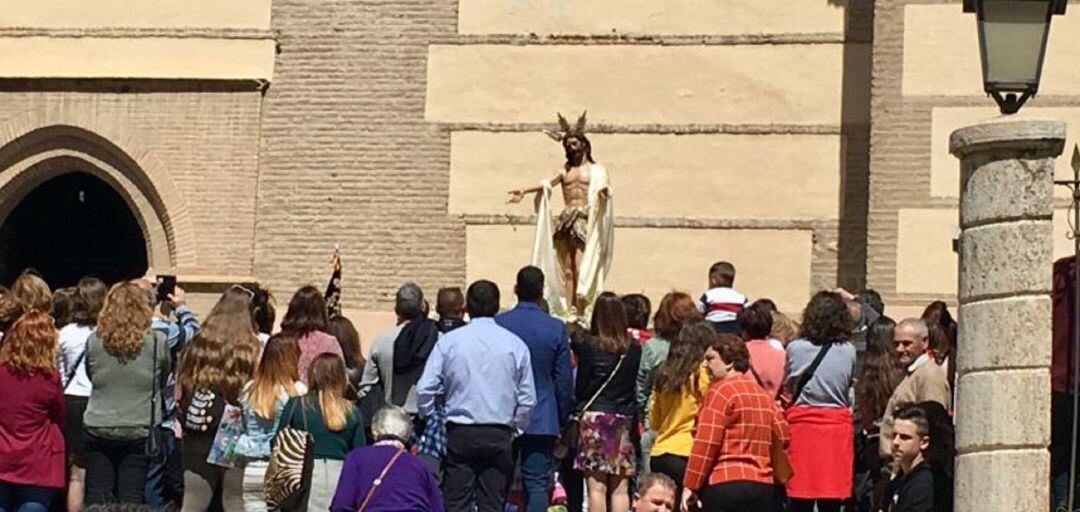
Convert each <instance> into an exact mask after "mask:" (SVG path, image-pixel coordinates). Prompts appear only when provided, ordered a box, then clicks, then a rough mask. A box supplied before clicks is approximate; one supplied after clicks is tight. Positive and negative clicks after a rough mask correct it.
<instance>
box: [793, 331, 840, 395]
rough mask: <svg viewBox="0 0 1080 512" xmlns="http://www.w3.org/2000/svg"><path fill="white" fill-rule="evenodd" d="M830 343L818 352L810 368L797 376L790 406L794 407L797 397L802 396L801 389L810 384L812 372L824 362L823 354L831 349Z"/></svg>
mask: <svg viewBox="0 0 1080 512" xmlns="http://www.w3.org/2000/svg"><path fill="white" fill-rule="evenodd" d="M832 346H833V344H832V343H827V344H826V345H825V346H824V347H821V350H818V353H817V357H815V358H814V361H813V362H812V363H810V367H809V368H807V369H806V371H805V372H803V374H802V375H800V376H799V383H798V384H797V385H796V386H795V393H793V394H792V395H791V405H795V402H798V401H799V396H801V395H802V392H803V389H805V388H806V385H807V384H809V383H810V379H812V378H813V377H814V372H816V371H817V369H818V366H821V362H822V361H824V360H825V354H828V353H829V349H830V348H832Z"/></svg>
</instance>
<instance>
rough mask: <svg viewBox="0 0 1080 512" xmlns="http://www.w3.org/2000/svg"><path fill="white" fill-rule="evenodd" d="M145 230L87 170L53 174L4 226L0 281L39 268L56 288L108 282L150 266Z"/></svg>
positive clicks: (0, 244)
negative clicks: (88, 280)
mask: <svg viewBox="0 0 1080 512" xmlns="http://www.w3.org/2000/svg"><path fill="white" fill-rule="evenodd" d="M146 248H147V244H146V238H145V237H144V235H143V230H142V228H141V227H140V226H139V223H138V221H137V220H136V218H135V216H134V215H133V214H132V211H131V209H130V207H129V206H128V203H127V202H126V201H125V200H124V198H123V197H121V196H120V194H118V193H117V192H116V190H115V189H113V187H112V186H110V185H109V184H108V183H106V182H104V181H102V180H100V179H98V178H97V177H95V176H93V175H91V174H88V173H84V172H71V173H67V174H61V175H59V176H57V177H54V178H51V179H49V180H47V181H45V182H43V183H42V184H40V185H38V186H37V187H36V188H34V189H33V190H31V191H30V192H29V193H28V194H26V195H25V196H24V197H23V198H22V200H20V201H19V203H18V204H17V205H16V206H15V207H14V209H12V210H11V213H10V214H9V215H8V216H7V217H6V218H5V219H3V223H2V224H0V283H4V284H10V283H11V281H12V280H14V278H15V277H17V276H18V274H19V273H20V272H22V271H23V269H25V268H27V267H33V268H35V269H37V270H38V271H39V272H41V274H42V275H43V276H44V277H45V279H46V280H47V281H48V282H49V285H50V286H52V287H54V288H57V287H62V286H71V285H73V284H75V283H76V282H77V281H78V280H79V278H80V277H82V276H85V275H92V276H96V277H99V278H101V279H102V280H104V281H105V282H107V283H113V282H116V281H120V280H123V279H130V278H133V277H137V276H141V275H143V274H144V273H145V272H146V269H147V249H146Z"/></svg>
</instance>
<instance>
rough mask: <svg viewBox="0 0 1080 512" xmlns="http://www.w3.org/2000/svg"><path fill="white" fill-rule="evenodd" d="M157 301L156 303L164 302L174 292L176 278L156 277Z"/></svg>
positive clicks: (167, 276)
mask: <svg viewBox="0 0 1080 512" xmlns="http://www.w3.org/2000/svg"><path fill="white" fill-rule="evenodd" d="M155 288H157V300H158V302H165V301H167V300H169V295H172V294H173V293H175V292H176V276H170V275H159V276H157V286H155Z"/></svg>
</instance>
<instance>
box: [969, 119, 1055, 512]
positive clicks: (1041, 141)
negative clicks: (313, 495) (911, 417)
mask: <svg viewBox="0 0 1080 512" xmlns="http://www.w3.org/2000/svg"><path fill="white" fill-rule="evenodd" d="M1064 143H1065V124H1064V123H1062V122H1059V121H1050V120H1036V119H1030V118H1027V119H1025V118H1019V117H1015V116H1009V117H999V118H996V119H992V120H989V121H986V122H983V123H980V124H977V125H974V126H969V127H966V128H961V129H959V130H957V131H955V132H953V134H952V137H951V138H950V140H949V151H950V152H951V153H952V154H953V155H955V156H956V157H957V158H959V159H960V161H961V164H960V169H961V171H960V190H961V192H960V228H961V235H960V287H959V299H960V310H959V324H960V332H959V342H958V345H959V350H958V352H959V353H958V355H957V376H958V377H957V380H958V385H957V398H956V448H957V453H958V455H957V459H956V493H955V496H956V511H957V512H1045V511H1046V510H1047V508H1048V507H1049V503H1050V498H1049V485H1050V455H1049V452H1048V451H1047V446H1048V445H1049V443H1050V354H1051V336H1050V329H1051V324H1050V314H1051V304H1050V291H1051V272H1052V265H1053V246H1054V244H1053V238H1052V236H1053V233H1052V229H1053V228H1052V224H1051V216H1052V214H1053V187H1054V185H1053V179H1054V158H1055V157H1057V156H1058V155H1060V154H1061V151H1062V149H1063V147H1064Z"/></svg>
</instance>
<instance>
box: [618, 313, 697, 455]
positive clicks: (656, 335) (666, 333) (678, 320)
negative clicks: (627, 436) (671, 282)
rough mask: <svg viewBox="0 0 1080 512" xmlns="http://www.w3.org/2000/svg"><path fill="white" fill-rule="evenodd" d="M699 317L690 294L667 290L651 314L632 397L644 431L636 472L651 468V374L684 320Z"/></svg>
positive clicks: (684, 322)
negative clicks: (650, 322) (651, 320)
mask: <svg viewBox="0 0 1080 512" xmlns="http://www.w3.org/2000/svg"><path fill="white" fill-rule="evenodd" d="M699 319H701V312H699V311H698V309H697V304H695V303H694V299H691V298H690V295H688V294H686V293H683V292H669V293H668V294H667V295H664V298H663V299H661V300H660V305H659V306H658V307H657V308H656V314H655V315H653V336H652V337H651V338H649V340H648V341H646V342H645V344H644V345H642V346H641V364H640V365H639V366H638V371H637V380H636V382H635V385H634V390H635V393H634V396H635V401H636V402H637V413H638V418H641V422H642V423H643V426H644V430H643V432H642V433H641V451H642V454H643V456H642V457H640V460H641V463H642V465H643V466H644V467H643V468H640V471H639V472H638V474H642V473H647V472H649V471H651V470H652V467H651V461H650V460H649V452H650V451H651V450H652V443H653V439H654V438H655V437H656V432H655V431H654V430H653V428H652V425H651V424H650V421H649V397H650V396H652V374H653V372H654V371H655V370H656V368H657V367H658V366H660V363H662V362H664V360H665V359H667V356H668V348H669V347H670V346H671V341H672V340H674V339H675V338H676V337H678V335H679V330H681V329H682V327H683V325H685V324H686V323H688V322H690V321H693V320H699Z"/></svg>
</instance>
